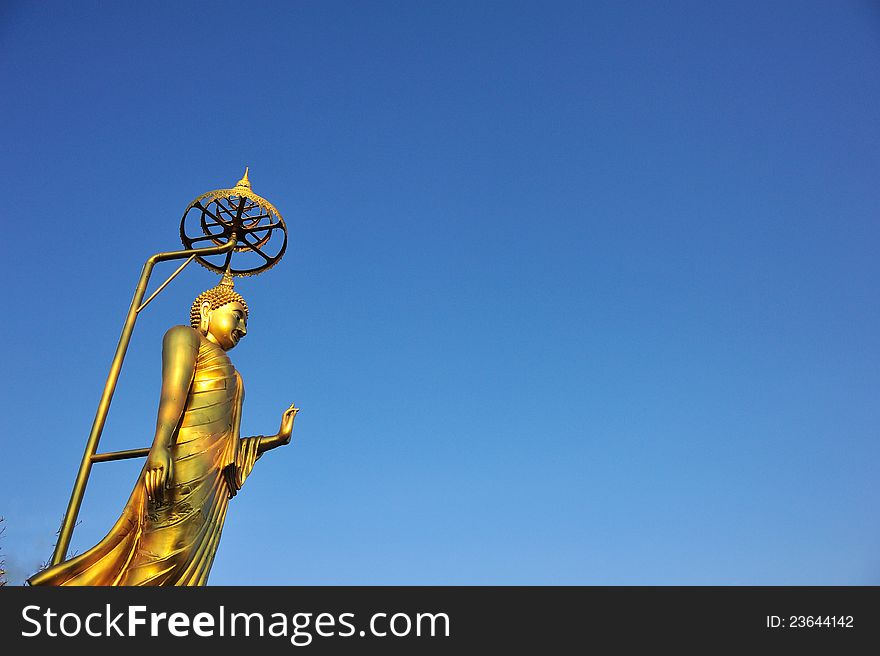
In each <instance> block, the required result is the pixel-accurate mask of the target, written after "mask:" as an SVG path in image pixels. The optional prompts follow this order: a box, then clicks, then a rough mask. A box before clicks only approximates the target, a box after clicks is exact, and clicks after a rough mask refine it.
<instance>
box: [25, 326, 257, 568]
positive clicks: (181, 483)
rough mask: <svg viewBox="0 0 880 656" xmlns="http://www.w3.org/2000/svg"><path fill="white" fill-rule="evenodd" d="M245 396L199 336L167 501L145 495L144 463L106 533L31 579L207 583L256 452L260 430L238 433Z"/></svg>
mask: <svg viewBox="0 0 880 656" xmlns="http://www.w3.org/2000/svg"><path fill="white" fill-rule="evenodd" d="M172 330H179V328H174V329H172ZM243 400H244V387H243V385H242V382H241V376H239V374H238V372H237V371H236V370H235V369H234V367H233V366H232V362H231V361H230V360H229V356H227V355H226V353H225V352H224V351H223V349H221V348H220V347H219V346H217V345H216V344H214V343H213V342H210V341H208V340H207V339H206V338H205V337H204V336H202V335H199V350H198V356H197V358H196V366H195V373H194V375H193V379H192V383H191V384H190V388H189V393H188V395H187V400H186V406H185V409H184V412H183V416H182V418H181V421H180V424H179V427H178V430H177V432H176V434H175V437H174V439H173V443H172V445H171V447H170V453H171V458H172V463H173V464H172V480H171V482H170V484H169V487H168V488H167V489H166V490H165V495H164V499H163V502H162V503H161V504H155V503H151V502H149V501H148V499H147V493H146V488H145V486H144V470H142V471H141V473H140V476H139V477H138V482H137V484H136V485H135V488H134V491H133V492H132V493H131V497H129V499H128V503H126V504H125V508H124V509H123V511H122V516H121V517H120V518H119V520H118V521H117V522H116V524H115V525H114V526H113V528H112V529H110V532H109V533H108V534H107V536H106V537H105V538H104V539H103V540H101V541H100V542H99V543H98V544H97V545H95V546H94V547H93V548H91V549H89V550H88V551H86V552H85V553H83V554H81V555H79V556H76V557H75V558H72V559H71V560H68V561H65V562H63V563H60V564H58V565H55V566H54V567H50V568H49V569H46V570H44V571H42V572H39V573H37V574H35V575H34V576H33V577H31V578H30V580H29V583H30V584H31V585H205V584H206V583H207V580H208V574H209V573H210V570H211V565H212V564H213V562H214V554H215V553H216V551H217V545H218V543H219V541H220V533H221V531H222V530H223V522H224V520H225V518H226V508H227V506H228V505H229V499H231V498H232V497H233V496H235V494H236V492H238V490H239V489H241V486H242V484H243V483H244V480H245V478H247V476H248V474H249V473H250V472H251V470H252V469H253V466H254V463H255V462H256V460H257V458H258V457H259V454H258V449H259V445H260V437H249V438H243V439H242V438H240V437H239V427H240V424H241V405H242V401H243Z"/></svg>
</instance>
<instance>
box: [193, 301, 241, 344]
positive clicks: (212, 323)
mask: <svg viewBox="0 0 880 656" xmlns="http://www.w3.org/2000/svg"><path fill="white" fill-rule="evenodd" d="M202 316H203V317H204V316H207V319H208V334H207V335H206V337H207V338H208V339H209V340H210V341H212V342H214V343H215V344H217V345H218V346H219V347H220V348H222V349H223V350H224V351H228V350H229V349H231V348H234V347H235V345H236V344H238V342H239V341H240V340H241V338H242V337H244V336H245V335H247V312H246V311H245V309H244V307H242V305H241V303H238V302H233V303H227V304H225V305H221V306H220V307H218V308H217V309H216V310H211V309H210V305H209V304H208V303H203V304H202Z"/></svg>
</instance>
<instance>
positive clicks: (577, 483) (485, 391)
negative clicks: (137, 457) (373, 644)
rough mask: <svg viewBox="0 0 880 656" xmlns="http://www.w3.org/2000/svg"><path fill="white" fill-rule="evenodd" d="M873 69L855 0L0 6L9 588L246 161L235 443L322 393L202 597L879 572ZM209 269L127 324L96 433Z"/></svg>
mask: <svg viewBox="0 0 880 656" xmlns="http://www.w3.org/2000/svg"><path fill="white" fill-rule="evenodd" d="M878 62H880V9H878V6H877V5H876V4H874V3H869V2H855V1H853V2H833V3H832V2H800V1H798V2H766V1H759V2H752V1H737V2H732V1H731V2H697V1H694V2H633V3H620V2H607V3H594V2H591V3H581V2H578V3H556V2H549V3H548V2H540V3H539V2H515V3H514V2H491V3H488V2H442V3H436V2H435V3H428V2H393V3H392V2H373V3H357V2H350V3H329V2H299V3H292V2H277V3H267V2H257V3H242V2H229V3H191V2H184V3H171V2H163V3H90V2H76V3H66V2H47V3H41V4H37V3H25V2H11V3H10V2H7V3H4V4H3V8H2V9H0V84H2V88H3V90H4V93H3V94H2V98H0V107H2V110H0V113H2V125H3V129H2V131H0V151H2V153H3V156H2V158H0V179H2V180H3V183H4V185H5V188H6V190H7V192H6V195H5V196H6V201H5V203H4V205H5V209H4V210H3V212H2V216H3V218H2V225H3V231H4V235H5V248H4V249H3V258H2V271H3V274H4V278H5V281H6V291H5V293H4V300H5V303H4V306H5V308H6V316H5V320H4V321H3V322H2V325H3V328H2V334H3V337H4V339H3V343H4V345H5V351H4V355H3V359H4V368H3V370H4V372H5V373H4V376H3V383H2V394H3V399H4V400H3V407H4V410H3V415H4V421H3V436H2V447H3V448H2V454H3V461H4V463H5V472H4V475H3V476H2V477H0V515H3V516H5V518H6V522H5V525H6V529H7V530H6V535H5V537H4V538H3V541H2V543H0V544H2V547H3V552H4V553H5V554H6V557H7V560H8V561H9V566H10V574H11V577H12V582H14V583H15V582H21V581H22V580H23V579H24V577H25V576H26V575H29V574H30V573H32V572H33V571H35V569H36V567H37V565H38V564H39V563H40V562H41V561H43V560H45V559H46V558H48V556H49V553H50V552H51V546H52V543H53V533H54V531H55V529H56V527H57V525H58V522H59V520H60V517H61V515H62V513H63V511H64V508H65V507H66V504H67V500H68V497H69V494H70V489H71V486H72V483H73V479H74V475H75V471H76V467H77V465H78V462H79V459H80V457H81V454H82V450H83V446H84V444H85V439H86V436H87V434H88V430H89V426H90V425H91V421H92V418H93V416H94V412H95V408H96V406H97V402H98V398H99V396H100V391H101V388H102V386H103V382H104V380H105V378H106V375H107V371H108V366H109V363H110V360H111V357H112V355H113V351H114V348H115V345H116V341H117V339H118V337H119V332H120V329H121V326H122V321H123V318H124V314H125V311H126V309H127V306H128V303H129V302H130V299H131V295H132V292H133V291H134V284H135V282H136V280H137V277H138V275H139V272H140V268H141V266H142V264H143V262H144V260H145V259H146V258H147V257H148V256H149V255H150V254H152V253H154V252H158V251H165V250H173V249H175V248H177V246H178V245H179V240H178V236H177V226H178V222H179V220H180V216H181V214H182V212H183V210H184V208H185V207H186V206H187V204H188V203H189V202H190V201H191V200H192V199H193V198H194V197H196V196H197V195H199V194H201V193H203V192H205V191H208V190H210V189H215V188H217V187H223V186H231V185H232V184H234V183H235V181H236V180H238V178H239V177H240V176H241V173H242V171H243V169H244V166H245V165H249V166H250V168H251V180H252V182H253V186H254V190H255V191H256V192H257V193H259V194H261V195H263V196H265V197H266V198H268V199H269V200H270V201H272V202H273V203H274V204H275V205H276V206H277V207H278V209H279V210H280V211H281V213H282V214H283V215H284V217H285V219H286V221H287V222H288V224H289V226H290V231H291V242H290V247H289V249H288V253H287V255H286V257H285V258H284V260H283V261H282V263H281V264H280V265H279V266H278V267H276V268H275V269H273V270H272V271H270V272H268V273H266V274H265V275H263V276H260V277H258V278H255V279H246V280H243V281H242V282H240V283H239V284H238V286H237V289H238V290H239V291H241V293H242V294H243V295H244V296H245V297H246V298H247V300H248V303H249V305H250V307H251V310H252V314H251V319H250V324H249V327H250V332H249V335H248V337H247V339H246V340H244V341H243V343H242V344H241V345H240V346H239V347H238V348H236V349H235V350H234V351H233V352H232V353H231V355H232V357H233V361H234V362H235V364H236V366H237V367H238V369H239V370H240V371H241V373H242V376H243V378H244V380H245V385H246V388H247V398H246V400H245V408H244V419H243V432H244V433H245V434H258V433H271V432H274V431H276V430H277V427H278V422H279V420H280V416H281V412H282V411H283V410H284V409H285V408H286V407H287V405H288V404H289V403H290V402H291V401H295V402H296V403H297V405H299V406H300V407H302V409H303V411H302V414H301V415H300V416H299V417H298V419H297V426H296V429H295V431H294V442H293V444H292V445H291V446H290V447H288V448H286V449H280V450H277V451H273V452H272V453H270V454H268V455H267V456H266V457H265V458H263V459H262V460H261V461H260V462H259V463H258V465H257V467H256V469H255V471H254V474H253V476H252V478H250V479H249V480H248V482H247V485H246V487H245V489H244V490H243V491H242V494H240V495H239V496H238V497H236V499H235V500H234V502H233V503H232V505H231V508H230V513H229V517H228V521H227V524H226V528H225V530H224V534H223V540H222V542H221V545H220V549H219V551H218V555H217V559H216V562H215V565H214V569H213V573H212V577H211V583H213V584H249V583H254V584H275V583H277V584H496V583H497V584H514V583H519V584H539V583H543V584H636V583H645V584H809V583H817V584H875V585H877V584H880V475H878V468H877V463H878V461H880V439H878V438H880V431H878V426H880V368H878V364H880V344H878V337H877V336H878V335H880V304H878V295H877V289H878V281H880V258H878V252H880V224H878V221H880V191H878V189H880V186H878V183H880V66H878ZM173 269H174V265H171V264H166V265H163V266H162V267H160V268H159V269H158V270H157V272H156V275H155V277H154V281H153V286H155V285H156V284H157V283H158V282H160V281H161V280H163V279H164V277H165V275H167V274H169V273H170V272H171V271H172V270H173ZM163 274H164V275H163ZM215 281H216V278H215V277H214V276H212V275H210V274H209V273H208V272H207V271H206V270H204V269H201V268H199V267H191V268H190V269H187V270H186V272H185V273H184V274H183V275H182V276H181V277H180V278H179V279H178V280H176V281H175V282H174V283H173V285H172V286H171V287H170V288H169V289H168V290H167V291H166V292H164V293H163V294H162V295H161V296H160V297H159V298H158V299H157V300H156V301H155V302H154V304H153V305H151V307H150V309H149V310H148V311H147V312H146V313H145V314H144V315H143V316H142V318H141V319H140V320H139V323H138V326H137V330H136V332H135V336H134V340H133V342H132V346H131V349H130V352H129V355H128V357H127V359H126V362H125V367H124V369H123V374H122V378H121V380H120V384H119V389H118V392H117V395H116V398H115V400H114V403H113V407H112V409H111V412H110V418H109V421H108V424H107V428H106V431H105V435H104V438H103V440H102V443H101V448H102V450H114V449H127V448H136V447H142V446H148V445H149V443H150V441H151V440H152V429H153V427H154V425H155V412H156V406H157V401H158V392H159V380H160V349H161V339H162V335H163V333H164V331H165V330H166V329H167V328H168V327H169V326H170V325H173V324H178V323H185V322H186V321H187V315H188V308H189V304H190V302H191V300H192V298H193V297H194V296H195V294H196V293H198V292H199V291H201V290H203V289H205V288H206V287H208V286H212V285H213V284H214V283H215ZM139 467H140V463H139V462H127V463H111V464H104V465H98V466H96V468H95V469H94V474H93V477H92V481H91V483H90V486H89V489H88V492H87V495H86V501H85V503H84V506H83V510H82V513H81V520H82V524H81V526H80V527H79V528H78V529H77V531H76V533H75V534H74V540H73V545H72V546H73V548H75V549H77V550H79V551H82V550H84V549H85V548H88V547H89V546H91V545H92V544H94V543H95V542H96V541H97V540H98V539H100V538H101V537H102V536H103V535H104V533H105V532H106V531H107V529H109V527H110V526H111V525H112V523H113V522H114V521H115V519H116V517H117V516H118V513H119V511H120V510H121V508H122V505H123V503H124V501H125V499H126V498H127V496H128V494H129V492H130V490H131V487H132V485H133V483H134V478H135V476H136V474H137V471H138V469H139Z"/></svg>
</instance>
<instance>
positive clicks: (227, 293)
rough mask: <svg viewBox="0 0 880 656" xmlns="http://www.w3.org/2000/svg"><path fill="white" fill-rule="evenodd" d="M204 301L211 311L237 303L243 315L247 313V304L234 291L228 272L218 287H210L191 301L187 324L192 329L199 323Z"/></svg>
mask: <svg viewBox="0 0 880 656" xmlns="http://www.w3.org/2000/svg"><path fill="white" fill-rule="evenodd" d="M205 301H207V302H208V303H210V305H211V310H216V309H217V308H218V307H222V306H224V305H226V304H227V303H235V302H238V303H241V306H242V307H243V308H244V311H245V314H247V313H248V306H247V303H245V301H244V299H243V298H242V297H241V294H239V293H238V292H237V291H235V289H234V283H233V282H232V276H231V275H230V274H229V272H228V271H227V272H226V273H224V274H223V278H222V279H221V280H220V284H219V285H217V286H216V287H212V288H211V289H206V290H205V291H203V292H202V293H201V294H199V295H198V296H196V300H194V301H193V304H192V307H191V308H190V310H189V324H190V325H191V326H192V327H193V328H198V327H199V324H200V323H201V320H202V315H201V308H202V303H204V302H205Z"/></svg>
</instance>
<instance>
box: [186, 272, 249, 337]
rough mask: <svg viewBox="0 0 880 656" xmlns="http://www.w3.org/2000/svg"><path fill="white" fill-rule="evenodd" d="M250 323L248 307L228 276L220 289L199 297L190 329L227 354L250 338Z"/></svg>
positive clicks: (221, 283) (194, 306)
mask: <svg viewBox="0 0 880 656" xmlns="http://www.w3.org/2000/svg"><path fill="white" fill-rule="evenodd" d="M247 319H248V306H247V303H245V301H244V299H243V298H242V297H241V295H240V294H239V293H238V292H236V291H235V289H234V287H233V282H232V276H231V275H229V274H228V273H226V274H224V276H223V279H222V280H221V281H220V284H219V285H217V286H216V287H213V288H211V289H208V290H206V291H203V292H202V293H201V294H199V295H198V296H197V297H196V300H195V301H193V304H192V307H191V308H190V311H189V322H190V325H191V326H192V327H193V328H195V329H196V330H198V331H199V332H200V333H201V334H202V335H204V336H205V337H206V338H207V339H208V340H209V341H211V342H214V343H215V344H217V345H218V346H219V347H220V348H222V349H223V350H224V351H228V350H229V349H231V348H233V347H235V345H236V344H238V342H239V341H240V340H241V338H242V337H244V336H245V335H246V334H247Z"/></svg>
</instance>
